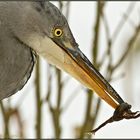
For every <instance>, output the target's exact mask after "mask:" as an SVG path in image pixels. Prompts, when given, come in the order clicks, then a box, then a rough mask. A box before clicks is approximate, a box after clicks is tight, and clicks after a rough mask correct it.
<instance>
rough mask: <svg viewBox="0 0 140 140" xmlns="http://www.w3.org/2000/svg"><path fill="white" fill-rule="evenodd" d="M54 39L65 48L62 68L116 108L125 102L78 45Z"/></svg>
mask: <svg viewBox="0 0 140 140" xmlns="http://www.w3.org/2000/svg"><path fill="white" fill-rule="evenodd" d="M53 41H54V42H55V43H56V44H57V45H58V46H59V47H61V49H63V51H64V54H65V59H64V64H63V65H61V66H60V67H61V69H63V70H65V71H66V72H67V73H69V74H70V75H71V76H73V77H75V78H76V79H77V80H78V81H80V82H81V83H82V84H84V85H85V86H86V87H88V88H89V89H91V90H93V91H95V92H96V93H97V94H98V95H99V96H100V97H101V98H102V99H103V100H104V101H106V102H107V103H108V104H109V105H110V106H112V107H113V108H114V109H115V108H116V107H117V106H118V105H119V104H121V103H122V102H123V100H122V98H121V97H120V96H119V95H118V94H117V92H116V91H115V90H114V89H113V88H112V86H111V85H110V84H109V83H108V82H107V81H106V80H105V79H104V77H103V76H102V75H101V74H100V73H99V72H98V70H97V69H96V68H95V67H94V66H93V65H92V64H91V62H90V61H89V60H88V59H87V57H86V56H85V55H84V54H83V53H82V52H81V50H80V49H79V48H78V47H73V46H72V45H71V44H70V43H65V42H63V43H60V41H57V40H53Z"/></svg>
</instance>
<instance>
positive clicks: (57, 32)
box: [54, 28, 63, 37]
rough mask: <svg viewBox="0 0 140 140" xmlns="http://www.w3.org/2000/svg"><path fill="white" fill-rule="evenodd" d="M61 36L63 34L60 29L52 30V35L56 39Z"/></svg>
mask: <svg viewBox="0 0 140 140" xmlns="http://www.w3.org/2000/svg"><path fill="white" fill-rule="evenodd" d="M62 34H63V31H62V30H61V29H59V28H57V29H55V30H54V35H55V36H56V37H60V36H61V35H62Z"/></svg>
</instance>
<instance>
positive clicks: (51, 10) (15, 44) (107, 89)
mask: <svg viewBox="0 0 140 140" xmlns="http://www.w3.org/2000/svg"><path fill="white" fill-rule="evenodd" d="M35 53H37V54H38V55H40V56H42V57H44V58H45V59H47V61H48V62H49V63H50V64H52V65H55V66H56V67H57V68H59V69H62V70H64V71H65V72H67V73H69V74H70V75H71V76H73V77H74V78H76V79H77V80H78V81H80V82H81V83H82V84H84V85H85V86H86V87H88V88H89V89H91V90H94V91H95V92H96V93H97V94H98V95H99V96H100V97H101V98H102V99H103V100H105V101H106V102H107V103H108V104H109V105H110V106H112V107H113V108H114V109H116V108H117V107H118V106H119V105H121V104H123V103H124V101H123V99H122V98H121V97H120V96H119V94H118V93H117V92H116V91H115V90H114V89H113V87H112V86H111V85H110V84H109V83H108V82H107V81H106V80H105V78H104V77H103V76H102V75H101V74H100V73H99V72H98V70H97V69H96V68H95V67H94V66H93V65H92V63H91V62H90V61H89V60H88V59H87V57H86V56H85V55H84V54H83V52H82V51H81V50H80V49H79V47H78V44H77V43H76V41H75V39H74V37H73V34H72V32H71V30H70V27H69V25H68V22H67V20H66V18H65V17H64V15H63V14H62V13H61V12H60V11H59V9H58V8H57V7H56V6H54V5H53V4H52V3H50V2H48V1H45V2H43V1H42V2H29V1H28V2H27V1H26V2H25V1H24V2H23V1H19V2H18V1H17V2H16V1H14V2H10V1H9V2H8V1H5V2H4V1H3V2H0V100H2V99H4V98H7V97H9V96H11V95H12V94H14V93H16V92H17V91H19V90H20V89H21V88H23V87H24V85H25V84H26V83H27V81H28V79H29V78H30V75H31V73H32V70H33V67H34V62H35V59H36V57H35Z"/></svg>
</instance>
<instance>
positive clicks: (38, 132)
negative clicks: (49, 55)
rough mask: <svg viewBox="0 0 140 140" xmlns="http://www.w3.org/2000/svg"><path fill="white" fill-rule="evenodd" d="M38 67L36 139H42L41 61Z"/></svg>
mask: <svg viewBox="0 0 140 140" xmlns="http://www.w3.org/2000/svg"><path fill="white" fill-rule="evenodd" d="M37 59H38V61H37V62H38V63H37V65H36V79H35V85H36V86H35V93H36V109H37V110H36V138H41V132H42V130H41V127H42V125H41V124H42V111H41V105H42V104H41V103H42V102H41V91H40V60H39V58H37Z"/></svg>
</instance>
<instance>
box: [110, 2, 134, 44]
mask: <svg viewBox="0 0 140 140" xmlns="http://www.w3.org/2000/svg"><path fill="white" fill-rule="evenodd" d="M134 8H135V3H134V2H131V3H130V4H129V6H128V8H127V10H126V12H125V13H126V14H127V15H128V16H127V17H126V18H124V16H122V18H121V20H120V22H119V24H118V25H117V27H116V29H115V31H114V33H113V35H112V43H115V41H116V39H117V37H118V35H119V34H120V32H121V30H122V28H123V27H124V25H125V23H126V22H127V19H128V18H129V16H130V14H131V13H132V11H133V9H134Z"/></svg>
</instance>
